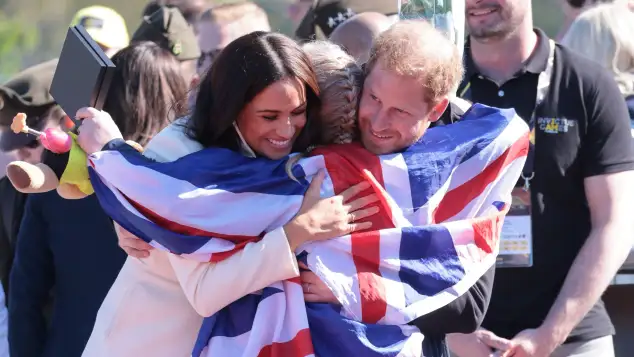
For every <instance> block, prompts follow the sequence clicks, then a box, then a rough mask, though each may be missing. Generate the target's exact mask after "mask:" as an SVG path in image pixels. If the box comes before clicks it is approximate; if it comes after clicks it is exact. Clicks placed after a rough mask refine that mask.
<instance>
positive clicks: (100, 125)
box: [75, 107, 123, 155]
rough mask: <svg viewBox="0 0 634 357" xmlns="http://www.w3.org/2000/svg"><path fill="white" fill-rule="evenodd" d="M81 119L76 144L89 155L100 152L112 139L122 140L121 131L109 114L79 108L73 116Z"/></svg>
mask: <svg viewBox="0 0 634 357" xmlns="http://www.w3.org/2000/svg"><path fill="white" fill-rule="evenodd" d="M75 117H76V118H77V119H81V120H82V123H81V125H80V126H79V135H78V136H77V143H78V144H79V146H81V148H82V149H83V150H84V151H85V152H86V154H88V155H90V154H93V153H95V152H97V151H101V150H102V149H103V147H104V146H105V145H106V144H107V143H109V142H110V141H112V140H114V139H123V136H122V135H121V131H120V130H119V127H117V124H115V122H114V120H112V118H111V117H110V114H108V113H106V112H104V111H101V110H97V109H95V108H90V107H86V108H81V109H79V110H78V111H77V114H76V116H75Z"/></svg>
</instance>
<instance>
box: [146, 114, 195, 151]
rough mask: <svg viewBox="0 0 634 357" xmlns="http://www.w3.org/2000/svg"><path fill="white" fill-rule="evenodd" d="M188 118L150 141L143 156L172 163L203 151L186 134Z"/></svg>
mask: <svg viewBox="0 0 634 357" xmlns="http://www.w3.org/2000/svg"><path fill="white" fill-rule="evenodd" d="M185 120H186V118H181V119H178V120H175V121H174V122H173V123H172V124H170V125H168V126H167V127H166V128H165V129H163V130H161V131H160V132H159V133H158V134H156V135H154V137H153V138H152V139H151V140H150V142H149V143H148V144H147V145H146V147H145V150H144V151H143V155H144V156H146V157H148V158H150V159H153V160H156V161H158V162H170V161H175V160H178V159H180V158H181V157H183V156H185V155H189V154H192V153H195V152H196V151H200V150H202V149H203V146H202V145H200V143H198V142H196V141H194V140H193V139H191V138H190V137H188V136H187V135H186V134H185V123H186V121H185Z"/></svg>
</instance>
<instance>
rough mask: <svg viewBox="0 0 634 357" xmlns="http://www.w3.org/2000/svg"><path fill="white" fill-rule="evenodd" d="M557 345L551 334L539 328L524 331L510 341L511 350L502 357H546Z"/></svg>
mask: <svg viewBox="0 0 634 357" xmlns="http://www.w3.org/2000/svg"><path fill="white" fill-rule="evenodd" d="M558 345H559V343H557V341H555V340H554V337H553V334H552V333H548V331H545V330H542V329H540V328H537V329H526V330H524V331H521V332H520V333H518V334H517V335H516V336H515V337H514V338H513V339H512V340H511V348H509V349H508V350H507V351H506V352H505V353H503V354H502V357H548V356H550V354H551V353H553V351H554V350H555V348H557V346H558Z"/></svg>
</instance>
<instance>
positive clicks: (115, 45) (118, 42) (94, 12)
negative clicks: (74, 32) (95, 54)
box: [70, 5, 130, 57]
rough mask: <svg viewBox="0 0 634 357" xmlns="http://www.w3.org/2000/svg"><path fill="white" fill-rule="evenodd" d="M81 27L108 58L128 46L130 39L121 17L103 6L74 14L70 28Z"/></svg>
mask: <svg viewBox="0 0 634 357" xmlns="http://www.w3.org/2000/svg"><path fill="white" fill-rule="evenodd" d="M75 25H81V26H83V27H84V28H85V29H86V32H88V34H89V35H90V37H92V39H93V40H95V42H97V44H98V45H99V47H101V49H102V50H103V51H104V52H105V53H106V55H107V56H108V57H112V56H113V55H114V54H115V53H117V51H119V50H120V49H122V48H124V47H125V46H127V45H128V43H129V41H130V37H129V36H128V29H127V27H126V24H125V21H124V20H123V17H121V15H119V13H118V12H116V11H114V10H113V9H111V8H109V7H105V6H98V5H95V6H90V7H86V8H83V9H81V10H79V11H77V13H76V14H75V16H74V17H73V20H72V21H71V23H70V26H75Z"/></svg>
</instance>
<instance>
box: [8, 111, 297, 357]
mask: <svg viewBox="0 0 634 357" xmlns="http://www.w3.org/2000/svg"><path fill="white" fill-rule="evenodd" d="M184 120H185V119H179V120H177V121H175V122H174V123H173V124H171V125H170V126H168V127H167V128H165V129H163V130H162V131H161V132H160V133H158V134H157V135H155V136H154V137H153V138H152V140H150V142H149V143H148V145H147V146H146V148H145V151H144V155H145V156H147V157H149V158H151V159H154V160H156V161H160V162H167V161H174V160H177V159H179V158H181V157H183V156H185V155H188V154H191V153H194V152H196V151H199V150H202V148H203V147H202V146H201V145H200V144H199V143H197V142H196V141H194V140H192V139H191V138H189V137H188V136H187V135H185V131H184V125H183V124H184V123H185V122H184ZM168 256H169V260H170V263H171V265H172V268H173V269H174V272H175V273H176V278H177V279H178V281H179V283H180V285H181V288H182V289H183V291H184V292H185V295H186V296H187V299H188V300H189V302H190V304H191V305H192V306H193V307H194V309H195V310H196V312H198V314H200V315H201V316H211V315H213V314H214V313H215V312H217V311H218V310H220V309H222V308H223V307H225V306H227V305H229V304H230V303H232V302H234V301H236V300H238V299H240V298H241V297H243V296H245V295H248V294H250V293H252V292H255V291H258V290H260V289H263V288H265V287H267V286H268V285H270V284H272V283H274V282H277V281H281V280H285V279H290V278H294V277H297V276H299V268H298V266H297V260H296V259H295V253H293V252H292V251H291V248H290V246H289V244H288V240H287V239H286V234H285V233H284V229H282V228H278V229H276V230H274V231H272V232H270V233H268V234H266V235H265V236H264V237H263V238H262V240H260V241H259V242H257V243H250V244H247V245H246V246H245V247H244V249H243V250H241V251H239V252H237V253H236V254H234V255H232V256H230V257H229V258H227V259H225V260H223V261H221V262H218V263H201V262H197V261H193V260H188V259H185V258H181V257H179V256H177V255H174V254H168ZM0 357H1V356H0Z"/></svg>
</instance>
